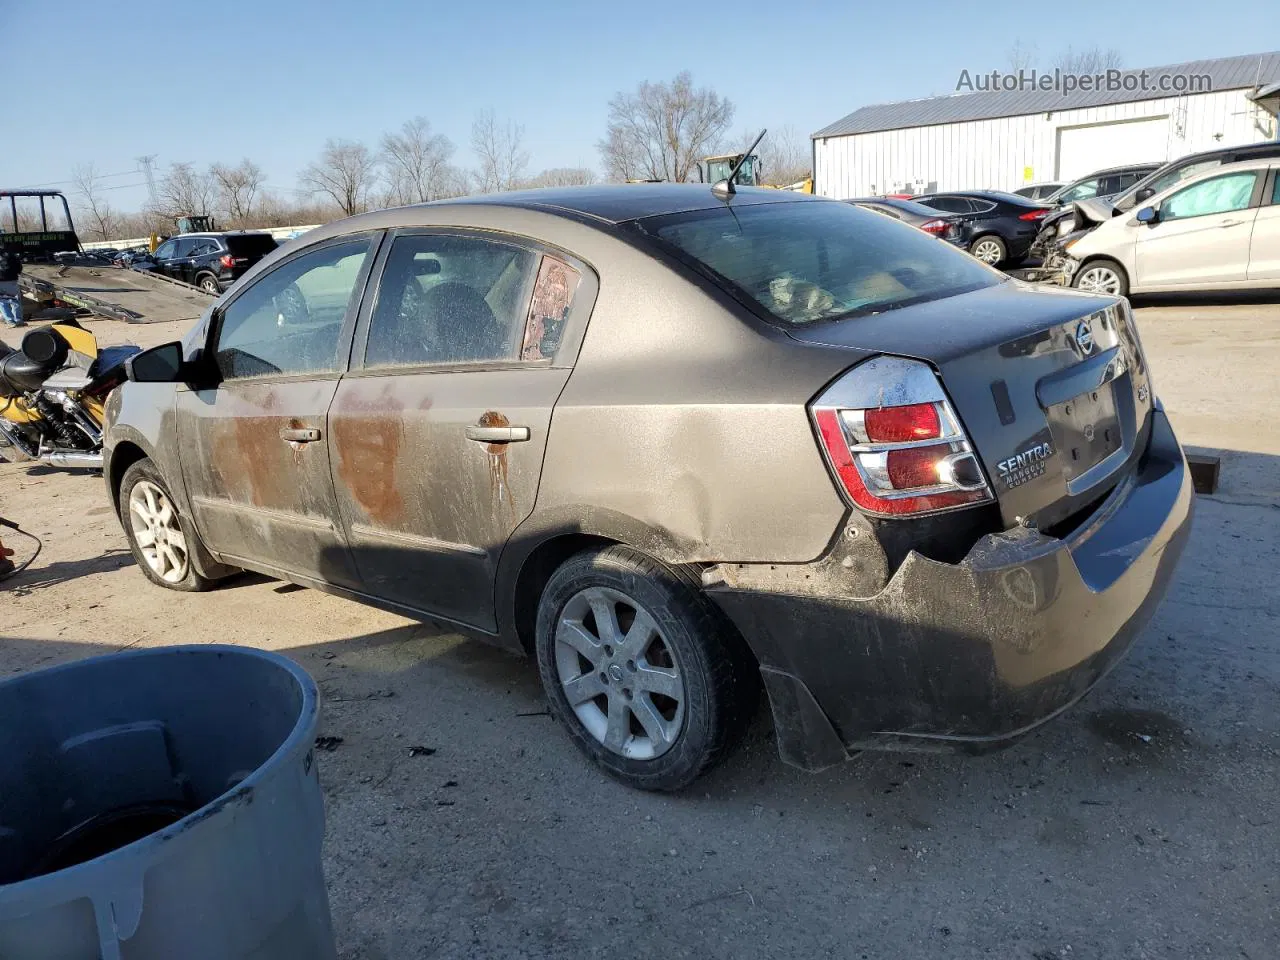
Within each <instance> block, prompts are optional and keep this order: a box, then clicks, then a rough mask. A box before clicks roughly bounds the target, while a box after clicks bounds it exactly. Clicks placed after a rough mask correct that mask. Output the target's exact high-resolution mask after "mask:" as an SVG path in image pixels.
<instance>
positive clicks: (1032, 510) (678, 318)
mask: <svg viewBox="0 0 1280 960" xmlns="http://www.w3.org/2000/svg"><path fill="white" fill-rule="evenodd" d="M129 377H130V381H131V382H129V383H126V384H125V385H124V386H123V387H122V388H121V389H119V390H117V391H116V392H114V393H113V394H112V396H111V399H110V402H109V405H108V407H109V409H108V415H107V428H106V466H105V477H106V483H107V487H108V492H109V495H110V497H111V502H112V503H113V504H114V505H115V507H116V509H117V510H118V512H119V516H120V518H121V521H122V523H123V526H124V529H125V532H126V534H127V535H128V538H129V542H130V544H131V545H132V548H133V552H134V555H135V557H136V558H137V560H138V563H139V566H140V567H141V569H142V571H143V573H144V574H145V575H146V576H147V577H148V578H149V579H151V580H152V581H153V582H154V583H156V584H158V585H160V586H163V587H168V588H171V589H174V590H188V591H190V590H203V589H207V588H209V587H211V586H213V585H214V584H215V582H216V581H218V580H219V579H220V578H222V577H225V576H227V575H229V574H231V573H233V572H235V571H236V570H237V569H250V570H255V571H259V572H261V573H265V574H267V575H269V576H273V577H279V578H282V579H286V580H290V581H293V582H295V583H299V584H303V585H306V586H310V587H315V588H317V589H322V590H327V591H331V592H334V593H338V594H341V595H344V596H348V597H351V598H354V599H357V600H360V601H363V602H366V603H371V604H376V605H379V606H383V607H386V608H389V609H392V610H396V611H399V612H402V613H405V614H408V615H411V616H417V617H422V618H429V619H432V620H436V621H444V622H446V623H449V624H453V625H455V626H456V627H457V628H459V629H461V630H463V631H465V632H468V633H471V634H474V635H476V636H479V637H482V638H484V639H487V640H490V641H492V642H494V643H497V644H500V645H503V646H505V647H508V648H510V649H511V650H513V651H516V652H523V653H527V654H529V655H530V656H531V657H533V658H534V659H535V660H536V662H537V664H538V668H539V670H540V672H541V676H542V680H543V683H544V685H545V687H546V693H547V697H548V701H549V704H550V707H551V710H552V712H553V713H554V714H555V716H556V717H557V718H559V719H560V720H561V721H562V727H563V729H564V730H565V731H566V732H567V733H568V735H569V736H570V737H571V738H572V739H573V741H574V742H575V743H576V744H577V745H578V746H579V747H580V748H581V749H582V750H583V752H584V753H585V754H586V755H587V756H589V757H590V758H591V759H592V760H593V761H594V762H595V763H597V764H598V765H599V766H600V767H601V768H603V769H604V770H606V771H607V772H608V773H610V774H611V775H613V776H615V777H617V778H619V779H620V780H622V781H624V782H626V783H629V784H632V785H634V786H637V787H641V788H646V789H662V790H672V789H678V788H681V787H683V786H686V785H687V784H689V783H691V782H692V781H693V780H694V779H695V778H696V777H698V776H699V775H700V774H701V773H703V772H704V771H706V770H707V769H708V768H710V767H711V766H712V765H714V764H715V763H717V762H718V761H720V760H721V759H722V758H723V757H724V756H725V755H726V754H727V753H728V751H729V749H730V748H731V747H732V746H733V744H734V743H735V742H736V741H737V740H738V739H739V738H740V736H741V735H742V733H743V731H744V730H745V728H746V726H747V723H748V721H749V719H750V717H751V714H752V712H753V709H754V708H755V705H756V702H757V699H758V695H759V689H760V685H761V684H762V683H763V686H764V689H765V690H766V691H767V693H768V697H769V702H770V704H771V706H772V710H773V718H774V726H775V729H776V731H777V738H778V743H779V748H780V750H781V753H782V755H783V757H784V758H785V759H786V760H787V761H789V762H791V763H793V764H796V765H798V766H801V767H803V768H806V769H819V768H821V767H823V766H826V765H828V764H832V763H836V762H839V761H841V760H844V759H845V758H847V757H849V756H851V755H853V754H854V753H856V752H857V751H859V750H862V749H867V748H885V747H893V746H900V745H903V744H906V745H909V746H912V747H913V748H917V749H918V748H920V747H922V746H935V747H946V746H954V745H957V744H968V745H989V744H993V743H999V742H1004V741H1007V740H1009V739H1011V738H1013V737H1016V736H1018V735H1020V734H1022V733H1024V732H1026V731H1027V730H1029V729H1032V728H1034V727H1035V726H1036V725H1038V724H1039V723H1041V722H1043V721H1045V720H1047V719H1048V718H1050V717H1052V716H1054V715H1055V714H1056V713H1058V712H1059V711H1060V710H1062V709H1064V708H1065V707H1067V706H1068V705H1069V704H1071V703H1073V702H1074V701H1075V700H1077V699H1078V698H1079V697H1081V696H1083V695H1084V694H1085V692H1086V691H1088V690H1089V688H1090V687H1091V686H1092V685H1093V684H1094V683H1095V682H1097V681H1098V679H1099V678H1101V677H1102V676H1103V675H1104V674H1105V673H1106V671H1107V670H1108V669H1109V668H1110V667H1111V666H1112V665H1114V664H1115V662H1116V661H1117V659H1118V658H1119V657H1120V656H1121V655H1122V654H1123V653H1124V652H1125V651H1126V650H1127V649H1128V647H1129V645H1130V644H1131V642H1132V641H1133V639H1134V637H1135V636H1136V635H1137V633H1138V632H1139V630H1140V629H1141V627H1142V625H1143V624H1144V623H1145V622H1146V620H1147V619H1148V618H1149V617H1150V616H1151V614H1152V612H1153V610H1154V608H1155V606H1156V604H1157V603H1158V601H1159V599H1160V597H1161V595H1162V594H1163V592H1164V590H1165V589H1166V586H1167V584H1168V582H1169V579H1170V576H1171V574H1172V571H1173V568H1174V565H1175V564H1176V563H1177V560H1178V556H1179V554H1180V553H1181V551H1182V547H1183V545H1184V543H1185V541H1186V538H1187V533H1188V529H1189V518H1190V505H1191V485H1190V480H1189V476H1188V472H1187V469H1186V466H1185V462H1184V460H1183V456H1182V452H1181V450H1180V449H1179V446H1178V443H1177V441H1176V439H1175V438H1174V435H1173V432H1172V430H1171V429H1170V426H1169V422H1168V420H1167V419H1166V418H1165V415H1164V413H1163V411H1162V410H1161V408H1160V405H1159V403H1158V402H1157V401H1156V398H1155V396H1154V395H1153V393H1152V387H1151V378H1150V373H1149V371H1148V367H1147V361H1146V358H1145V357H1144V355H1143V353H1142V348H1141V345H1140V343H1139V341H1138V337H1137V335H1136V331H1135V329H1134V324H1133V317H1132V314H1131V313H1130V311H1129V307H1128V304H1127V303H1126V302H1125V301H1124V300H1123V299H1120V298H1116V297H1100V296H1093V295H1085V294H1081V293H1078V292H1074V291H1060V290H1040V289H1033V288H1030V287H1028V286H1026V285H1024V284H1022V283H1020V282H1018V281H1014V280H1010V279H1008V278H1006V277H1004V276H1003V275H1001V274H999V273H998V272H996V271H994V270H992V269H990V268H988V267H986V266H984V265H983V264H981V263H979V262H977V261H976V260H974V259H973V258H971V257H969V256H967V255H965V254H963V253H961V252H959V251H957V250H955V249H953V248H952V247H950V246H949V245H947V244H941V243H936V242H935V241H934V240H933V239H932V238H930V237H929V236H927V235H926V234H924V233H922V232H921V231H919V230H916V229H914V228H911V227H908V226H906V225H904V224H902V223H898V222H895V221H893V220H891V219H889V218H887V217H883V216H879V215H877V214H873V213H870V212H868V211H865V210H859V209H858V208H856V207H854V206H851V205H849V204H846V203H841V202H835V201H827V200H822V199H818V198H814V197H806V196H803V195H798V194H794V193H787V192H782V191H773V190H755V189H749V188H746V189H740V190H738V191H737V192H736V193H734V194H730V195H728V196H720V197H718V196H716V195H713V194H712V192H711V190H710V189H708V188H706V187H703V186H698V185H672V184H652V185H649V184H646V185H631V186H616V187H585V188H573V189H562V190H547V191H529V192H523V193H512V194H506V195H496V196H489V197H481V198H475V199H470V200H462V201H454V202H448V203H435V204H429V205H425V206H416V207H405V208H400V209H395V210H386V211H381V212H377V213H371V214H366V215H363V216H358V217H354V218H352V219H348V220H343V221H339V222H336V223H332V224H329V225H327V226H325V227H322V228H320V229H318V230H315V231H313V232H312V233H310V234H308V235H307V236H306V237H304V238H301V239H300V240H298V241H297V242H295V243H293V244H290V245H289V246H287V247H285V248H283V249H282V250H280V251H278V252H276V253H275V254H273V255H272V256H270V257H268V258H267V259H266V260H264V261H263V262H261V263H260V264H258V265H257V266H256V267H255V268H254V269H253V270H252V271H251V272H250V273H248V274H247V275H246V276H245V277H243V278H242V279H241V280H239V281H238V282H237V283H236V284H235V286H234V287H232V289H231V290H230V291H229V292H228V293H227V294H226V295H225V296H224V297H223V298H222V299H221V300H220V301H219V302H218V303H217V304H215V305H214V306H213V307H211V308H210V309H209V310H208V312H207V313H206V314H205V315H204V317H202V318H201V320H200V322H199V323H198V324H197V325H196V327H195V328H194V329H193V330H192V331H191V332H190V334H188V336H187V337H186V338H185V339H184V340H183V341H182V342H181V343H174V344H167V345H164V346H161V347H157V348H154V349H152V350H150V351H147V352H145V353H142V354H140V355H138V356H137V357H135V358H134V359H133V360H132V361H131V362H130V365H129Z"/></svg>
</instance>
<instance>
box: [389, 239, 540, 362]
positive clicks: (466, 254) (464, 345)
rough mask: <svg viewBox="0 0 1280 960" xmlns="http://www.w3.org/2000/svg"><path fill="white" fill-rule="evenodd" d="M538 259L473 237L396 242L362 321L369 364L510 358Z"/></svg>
mask: <svg viewBox="0 0 1280 960" xmlns="http://www.w3.org/2000/svg"><path fill="white" fill-rule="evenodd" d="M538 259H539V258H538V255H537V254H535V253H532V252H530V251H529V250H526V249H524V248H522V247H517V246H514V245H512V244H508V243H502V242H499V241H494V240H487V239H482V238H480V237H466V236H447V235H443V234H430V235H424V236H404V237H399V238H397V239H396V241H395V244H394V245H393V246H392V248H391V254H390V256H389V257H388V258H387V265H386V267H385V269H384V270H383V272H382V280H381V283H380V284H379V288H378V299H377V305H376V306H375V307H374V311H373V317H372V319H371V320H370V322H369V341H368V345H367V346H366V348H365V363H366V364H367V365H369V366H383V365H391V364H424V363H469V362H477V361H485V360H514V359H515V358H516V357H517V356H519V355H520V352H521V349H522V346H523V345H524V339H525V336H524V335H525V323H526V320H527V316H528V311H527V306H528V303H529V296H530V289H531V285H532V283H533V279H534V274H535V273H536V272H537V270H538Z"/></svg>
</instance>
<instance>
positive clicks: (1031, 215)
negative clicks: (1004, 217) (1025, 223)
mask: <svg viewBox="0 0 1280 960" xmlns="http://www.w3.org/2000/svg"><path fill="white" fill-rule="evenodd" d="M1048 215H1049V211H1048V210H1028V211H1027V212H1026V213H1024V214H1021V215H1020V216H1019V217H1018V219H1019V220H1043V219H1044V218H1045V217H1047V216H1048Z"/></svg>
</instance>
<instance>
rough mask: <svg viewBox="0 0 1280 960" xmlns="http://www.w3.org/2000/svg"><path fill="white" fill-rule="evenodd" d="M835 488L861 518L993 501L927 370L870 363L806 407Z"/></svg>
mask: <svg viewBox="0 0 1280 960" xmlns="http://www.w3.org/2000/svg"><path fill="white" fill-rule="evenodd" d="M810 412H811V414H812V416H813V420H814V424H815V426H816V427H817V430H818V436H819V439H820V440H821V442H822V447H823V449H824V451H825V452H826V455H827V460H828V462H829V463H830V465H831V468H832V470H833V471H834V473H835V475H836V478H837V480H838V481H839V483H840V486H841V487H842V488H843V490H844V493H845V494H846V495H847V496H848V498H849V500H850V501H851V502H852V503H853V504H854V505H855V506H857V507H858V508H859V509H861V510H862V511H864V512H865V513H870V514H874V515H877V516H889V517H893V516H905V515H912V514H924V513H936V512H938V511H941V510H951V509H955V508H958V507H965V506H969V505H971V504H975V503H982V502H984V501H987V500H990V499H991V488H990V487H989V486H988V485H987V481H986V479H985V477H984V476H983V473H982V467H981V465H980V464H979V462H978V458H977V455H976V454H975V453H974V450H973V446H972V444H971V443H970V442H969V438H968V436H967V435H966V434H965V432H964V429H963V427H962V426H961V424H960V420H959V418H958V417H957V416H956V413H955V410H954V409H952V407H951V402H950V401H949V400H948V399H947V396H946V393H945V392H944V391H943V389H942V384H941V383H940V382H939V380H938V378H937V375H936V374H935V373H934V372H933V370H932V368H930V367H929V366H928V364H925V363H921V362H920V361H918V360H907V359H904V358H901V357H875V358H873V359H871V360H868V361H867V362H865V363H863V364H860V365H859V366H857V367H855V368H854V369H853V370H851V371H849V372H848V373H847V374H845V375H844V376H843V377H841V378H840V379H839V380H837V381H836V382H835V383H834V384H832V385H831V386H830V387H829V388H828V389H827V390H826V391H825V392H824V393H823V394H822V396H820V397H819V398H818V399H817V400H815V401H814V402H813V404H812V406H811V407H810Z"/></svg>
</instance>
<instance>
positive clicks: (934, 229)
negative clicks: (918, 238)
mask: <svg viewBox="0 0 1280 960" xmlns="http://www.w3.org/2000/svg"><path fill="white" fill-rule="evenodd" d="M920 229H921V230H923V231H924V232H925V233H932V234H933V235H934V236H935V237H940V236H942V235H943V234H944V233H946V232H947V221H945V220H929V221H928V222H926V223H922V224H920Z"/></svg>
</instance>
